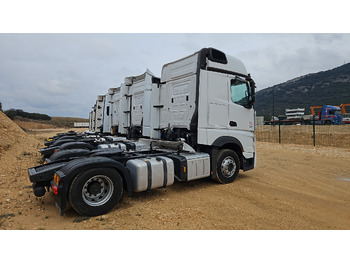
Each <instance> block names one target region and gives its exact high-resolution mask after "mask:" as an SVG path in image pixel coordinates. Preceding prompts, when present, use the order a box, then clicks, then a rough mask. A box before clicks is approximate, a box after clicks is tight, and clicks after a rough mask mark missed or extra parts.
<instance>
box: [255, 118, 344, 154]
mask: <svg viewBox="0 0 350 262" xmlns="http://www.w3.org/2000/svg"><path fill="white" fill-rule="evenodd" d="M255 134H256V139H257V141H264V142H274V143H281V144H301V145H313V146H333V147H342V148H350V125H315V126H313V125H282V124H281V123H278V122H277V123H276V124H275V125H265V126H257V128H256V132H255Z"/></svg>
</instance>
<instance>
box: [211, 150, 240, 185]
mask: <svg viewBox="0 0 350 262" xmlns="http://www.w3.org/2000/svg"><path fill="white" fill-rule="evenodd" d="M239 169H240V161H239V158H238V156H237V154H236V152H235V151H233V150H230V149H222V150H220V151H219V153H218V156H217V159H216V176H215V180H216V181H217V182H219V183H222V184H228V183H232V182H233V181H234V180H235V179H236V178H237V176H238V172H239Z"/></svg>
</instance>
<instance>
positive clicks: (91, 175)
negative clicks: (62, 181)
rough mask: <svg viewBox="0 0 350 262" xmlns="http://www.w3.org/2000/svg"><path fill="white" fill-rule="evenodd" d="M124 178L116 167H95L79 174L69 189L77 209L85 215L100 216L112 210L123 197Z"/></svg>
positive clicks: (71, 199) (72, 203) (74, 207)
mask: <svg viewBox="0 0 350 262" xmlns="http://www.w3.org/2000/svg"><path fill="white" fill-rule="evenodd" d="M122 194H123V180H122V178H121V176H120V174H119V173H118V171H116V170H115V169H112V168H95V169H90V170H87V171H84V172H82V173H80V174H78V175H77V176H76V177H75V178H74V179H73V182H72V184H71V186H70V189H69V199H70V202H71V205H72V207H73V209H74V210H75V211H77V212H78V213H79V214H80V215H83V216H91V217H92V216H99V215H102V214H105V213H107V212H108V211H110V210H111V209H112V208H113V207H114V206H115V205H116V203H117V202H118V201H119V200H120V199H121V197H122Z"/></svg>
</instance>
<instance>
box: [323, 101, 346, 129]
mask: <svg viewBox="0 0 350 262" xmlns="http://www.w3.org/2000/svg"><path fill="white" fill-rule="evenodd" d="M318 120H319V121H320V122H321V124H324V125H331V124H332V125H341V124H342V120H343V116H342V113H341V109H340V107H338V106H330V105H324V106H322V108H321V111H319V112H318Z"/></svg>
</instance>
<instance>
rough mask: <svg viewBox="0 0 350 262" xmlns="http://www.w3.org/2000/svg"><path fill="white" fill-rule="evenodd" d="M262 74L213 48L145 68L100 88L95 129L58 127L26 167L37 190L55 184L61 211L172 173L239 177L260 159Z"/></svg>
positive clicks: (166, 182) (86, 210)
mask: <svg viewBox="0 0 350 262" xmlns="http://www.w3.org/2000/svg"><path fill="white" fill-rule="evenodd" d="M255 88H256V87H255V83H254V81H253V79H252V78H251V76H250V74H248V73H247V70H246V68H245V66H244V65H243V63H242V62H241V61H240V60H238V59H236V58H234V57H232V56H229V55H227V54H225V53H223V52H221V51H219V50H216V49H214V48H203V49H201V50H200V51H198V52H196V53H194V54H192V55H190V56H187V57H185V58H182V59H180V60H177V61H175V62H171V63H168V64H165V65H164V66H163V68H162V73H161V77H160V78H158V77H156V76H154V74H153V73H152V72H150V71H149V70H147V71H146V72H145V73H144V74H142V75H139V76H131V77H126V78H125V80H124V82H123V83H122V84H121V85H120V86H119V87H116V88H110V89H109V90H108V93H107V94H106V95H101V96H98V98H97V100H96V104H95V105H94V107H93V110H92V111H91V113H90V117H89V119H90V121H89V122H90V123H89V125H90V131H88V132H84V133H75V132H69V133H64V134H58V135H57V136H55V137H53V138H51V139H50V141H47V142H46V147H45V148H43V149H41V153H42V155H43V158H44V164H42V165H40V166H36V167H32V168H29V169H28V173H29V178H30V181H31V182H32V183H33V190H34V194H35V195H36V196H43V195H44V194H45V193H46V192H47V191H49V190H50V189H51V190H52V191H53V193H54V195H55V203H56V206H57V208H58V209H59V211H60V214H61V215H63V213H64V211H65V210H66V209H67V207H68V206H71V207H72V208H73V209H75V210H76V211H77V212H78V213H79V214H81V215H85V216H97V215H101V214H104V213H106V212H108V211H110V210H111V209H112V208H113V207H114V206H115V204H116V203H117V202H118V201H119V200H120V199H121V197H122V194H123V191H126V192H127V193H128V194H132V192H140V191H146V190H151V189H153V188H160V187H167V186H170V185H172V184H173V183H174V182H186V181H191V180H195V179H200V178H205V177H207V178H212V179H214V180H216V181H217V182H219V183H223V184H226V183H231V182H233V181H234V180H235V179H236V177H237V175H238V173H239V170H243V171H247V170H250V169H253V168H254V167H255V165H256V152H255V135H254V128H255V123H254V119H255V111H254V108H253V105H254V101H255Z"/></svg>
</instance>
